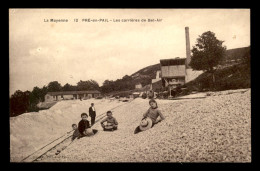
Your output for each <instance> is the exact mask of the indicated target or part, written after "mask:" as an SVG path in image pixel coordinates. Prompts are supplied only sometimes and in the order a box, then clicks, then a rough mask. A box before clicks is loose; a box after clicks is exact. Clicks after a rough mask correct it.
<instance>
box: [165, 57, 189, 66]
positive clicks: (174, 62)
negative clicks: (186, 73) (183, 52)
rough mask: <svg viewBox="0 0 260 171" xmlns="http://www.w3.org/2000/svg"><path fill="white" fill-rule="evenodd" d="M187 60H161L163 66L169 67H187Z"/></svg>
mask: <svg viewBox="0 0 260 171" xmlns="http://www.w3.org/2000/svg"><path fill="white" fill-rule="evenodd" d="M185 61H186V58H178V57H177V58H172V59H161V60H160V63H161V66H168V65H185Z"/></svg>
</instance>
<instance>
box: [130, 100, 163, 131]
mask: <svg viewBox="0 0 260 171" xmlns="http://www.w3.org/2000/svg"><path fill="white" fill-rule="evenodd" d="M149 105H150V106H151V107H150V108H149V109H148V110H147V111H146V112H145V113H144V115H143V117H144V118H143V119H142V120H144V119H146V118H147V117H148V118H150V119H151V120H152V127H153V126H154V125H155V124H157V123H158V122H160V121H162V120H164V119H165V117H164V116H163V114H162V113H161V111H160V110H159V109H158V106H157V103H156V101H155V100H154V99H151V100H150V101H149ZM158 116H160V119H159V120H157V118H158ZM141 131H142V130H140V127H139V126H138V127H137V128H136V129H135V131H134V133H135V134H137V133H138V132H141Z"/></svg>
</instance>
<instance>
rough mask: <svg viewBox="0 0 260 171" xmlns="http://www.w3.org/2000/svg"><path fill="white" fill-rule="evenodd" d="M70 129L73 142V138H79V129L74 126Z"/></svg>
mask: <svg viewBox="0 0 260 171" xmlns="http://www.w3.org/2000/svg"><path fill="white" fill-rule="evenodd" d="M72 129H73V130H74V132H73V135H72V138H71V140H72V141H73V140H74V139H75V138H79V137H80V133H79V129H78V127H77V125H76V124H72Z"/></svg>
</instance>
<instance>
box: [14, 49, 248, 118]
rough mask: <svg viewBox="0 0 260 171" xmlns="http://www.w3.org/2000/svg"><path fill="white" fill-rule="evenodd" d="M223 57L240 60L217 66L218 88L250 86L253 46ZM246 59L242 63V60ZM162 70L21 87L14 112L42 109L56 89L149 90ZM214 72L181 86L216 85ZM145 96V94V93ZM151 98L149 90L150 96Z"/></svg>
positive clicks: (121, 93) (192, 88)
mask: <svg viewBox="0 0 260 171" xmlns="http://www.w3.org/2000/svg"><path fill="white" fill-rule="evenodd" d="M193 59H194V56H193ZM221 59H222V63H220V64H221V65H222V66H225V63H227V61H232V60H235V61H239V62H240V63H237V64H236V65H231V66H228V67H222V68H218V69H217V68H216V69H215V78H216V81H215V90H226V89H237V88H249V87H251V82H250V47H245V48H238V49H230V50H227V51H225V55H224V58H221ZM241 62H242V63H241ZM158 70H160V64H155V65H151V66H148V67H145V68H143V69H141V70H139V71H137V72H136V73H134V74H132V75H131V76H128V75H125V76H124V77H123V78H122V79H117V80H116V81H112V80H105V81H104V83H103V85H102V86H101V87H100V86H99V85H98V83H97V82H96V81H94V80H87V81H82V80H80V81H79V82H78V83H77V85H75V86H73V85H70V84H68V83H66V84H65V85H64V86H61V84H60V83H59V82H58V81H52V82H50V83H49V84H48V85H47V86H43V87H42V88H39V87H37V86H36V87H34V88H33V90H32V92H30V91H25V92H22V91H20V90H17V91H16V92H15V93H14V94H13V95H11V98H10V99H9V100H10V116H17V115H20V114H22V113H25V112H33V111H38V110H39V109H38V108H37V104H38V103H39V102H44V96H45V95H46V94H47V92H53V91H82V90H86V91H87V90H99V91H101V93H103V94H113V96H119V97H128V96H129V94H131V93H133V92H135V91H138V92H140V91H145V90H143V89H144V86H145V85H148V84H150V83H151V79H154V78H155V77H156V72H157V71H158ZM212 81H213V80H212V75H211V73H210V72H208V71H206V72H205V73H203V74H202V75H200V76H199V77H198V78H197V79H195V80H193V81H191V82H189V83H187V84H186V85H184V86H182V87H180V88H184V87H186V88H187V91H205V90H209V89H210V88H211V87H210V86H211V85H212ZM137 83H141V84H142V86H143V88H142V89H138V90H137V89H135V85H136V84H137ZM144 96H145V95H144ZM159 96H160V97H167V96H168V92H163V89H160V93H159ZM145 98H147V94H146V97H145Z"/></svg>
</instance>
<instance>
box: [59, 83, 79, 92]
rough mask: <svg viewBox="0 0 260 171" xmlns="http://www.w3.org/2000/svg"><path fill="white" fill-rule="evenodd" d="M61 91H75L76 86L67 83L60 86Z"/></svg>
mask: <svg viewBox="0 0 260 171" xmlns="http://www.w3.org/2000/svg"><path fill="white" fill-rule="evenodd" d="M62 91H76V87H75V86H73V85H70V84H68V83H67V84H65V85H64V86H63V87H62Z"/></svg>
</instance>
